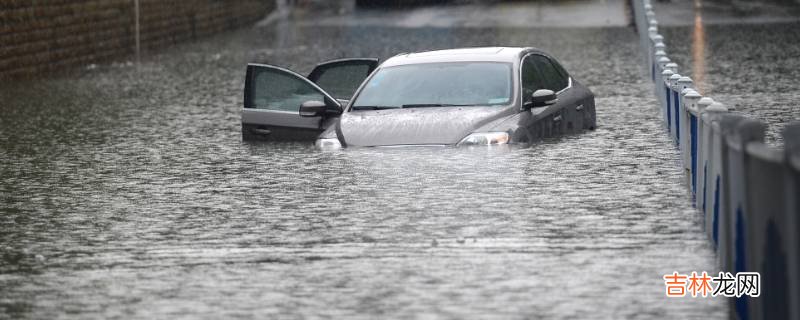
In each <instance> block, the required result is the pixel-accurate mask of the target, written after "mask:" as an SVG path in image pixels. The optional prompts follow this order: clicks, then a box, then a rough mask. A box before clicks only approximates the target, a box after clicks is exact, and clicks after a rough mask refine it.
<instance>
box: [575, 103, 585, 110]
mask: <svg viewBox="0 0 800 320" xmlns="http://www.w3.org/2000/svg"><path fill="white" fill-rule="evenodd" d="M575 110H576V111H582V110H583V105H582V104H579V105H578V106H577V107H575Z"/></svg>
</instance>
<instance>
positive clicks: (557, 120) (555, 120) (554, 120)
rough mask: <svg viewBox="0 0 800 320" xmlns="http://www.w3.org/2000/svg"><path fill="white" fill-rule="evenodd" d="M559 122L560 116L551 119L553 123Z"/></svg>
mask: <svg viewBox="0 0 800 320" xmlns="http://www.w3.org/2000/svg"><path fill="white" fill-rule="evenodd" d="M559 121H561V115H560V114H559V115H557V116H555V117H553V122H559Z"/></svg>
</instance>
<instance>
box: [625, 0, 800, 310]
mask: <svg viewBox="0 0 800 320" xmlns="http://www.w3.org/2000/svg"><path fill="white" fill-rule="evenodd" d="M632 2H633V9H634V16H635V22H636V28H637V31H638V33H639V36H640V41H641V46H642V48H643V49H644V51H645V52H646V57H645V61H644V63H645V65H646V66H647V68H648V69H649V73H650V78H651V80H652V81H653V83H654V89H655V92H654V93H655V95H656V97H657V99H658V101H659V107H660V109H661V115H662V117H663V119H664V124H665V126H666V128H667V130H668V131H669V135H670V137H672V139H673V141H674V142H675V143H676V145H677V147H678V148H679V150H680V153H681V160H682V166H683V170H684V171H685V173H686V179H687V186H689V188H690V189H691V194H692V201H693V203H694V205H695V207H696V208H697V209H698V211H699V212H700V213H701V214H702V215H703V218H704V221H705V223H704V228H705V231H706V233H707V235H708V237H709V240H710V241H711V243H712V245H713V247H714V248H715V249H716V250H717V254H718V260H719V264H720V268H721V270H722V271H723V272H730V273H734V274H735V273H738V272H758V273H760V274H761V282H762V283H761V295H760V296H759V297H755V298H753V297H747V296H742V297H740V298H735V299H730V303H729V308H728V310H729V316H730V318H732V319H800V304H798V303H797V302H798V301H800V123H792V124H789V125H788V126H787V127H786V129H785V130H784V132H783V139H784V149H783V150H781V149H778V148H774V147H771V146H769V145H767V144H765V143H764V132H765V130H766V127H767V125H766V124H765V123H763V122H761V121H760V120H757V119H752V118H748V117H746V116H743V115H741V114H734V113H731V112H730V110H728V108H727V107H725V105H723V104H721V103H719V102H715V101H714V100H713V99H711V98H709V97H703V96H701V95H700V94H699V93H698V92H697V90H695V88H694V84H693V83H692V79H691V78H689V77H686V76H683V75H680V74H678V65H677V64H676V63H674V62H672V61H671V60H670V59H669V57H668V55H667V53H666V52H667V47H666V45H665V44H664V37H663V36H661V35H660V34H659V33H658V21H657V20H656V19H655V18H656V15H655V12H654V11H653V7H652V4H651V3H650V0H632Z"/></svg>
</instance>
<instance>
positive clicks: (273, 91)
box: [245, 68, 325, 112]
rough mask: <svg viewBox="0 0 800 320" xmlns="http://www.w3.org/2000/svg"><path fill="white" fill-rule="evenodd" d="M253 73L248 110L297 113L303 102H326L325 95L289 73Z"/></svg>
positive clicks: (274, 70)
mask: <svg viewBox="0 0 800 320" xmlns="http://www.w3.org/2000/svg"><path fill="white" fill-rule="evenodd" d="M253 73H254V74H252V75H251V77H252V78H251V79H250V80H251V84H250V86H251V87H250V88H249V90H250V93H251V94H250V96H249V99H248V100H250V101H245V107H246V108H255V109H267V110H277V111H292V112H297V111H299V110H300V105H301V104H303V102H306V101H310V100H315V101H325V95H324V94H323V93H322V92H321V91H320V90H319V89H317V88H316V87H315V86H314V85H313V84H311V83H310V82H309V81H308V80H306V79H304V78H301V77H299V76H297V75H294V74H292V73H290V72H288V71H285V70H281V69H278V68H257V69H253Z"/></svg>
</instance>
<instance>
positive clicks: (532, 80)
mask: <svg viewBox="0 0 800 320" xmlns="http://www.w3.org/2000/svg"><path fill="white" fill-rule="evenodd" d="M531 57H532V56H528V57H526V58H525V60H524V61H523V62H522V97H523V99H524V101H526V102H527V101H530V99H531V98H532V95H533V93H534V92H536V90H539V89H544V88H545V87H544V85H543V84H542V83H541V80H542V79H541V76H540V74H539V70H538V69H537V68H536V65H535V64H534V62H533V59H531Z"/></svg>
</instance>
